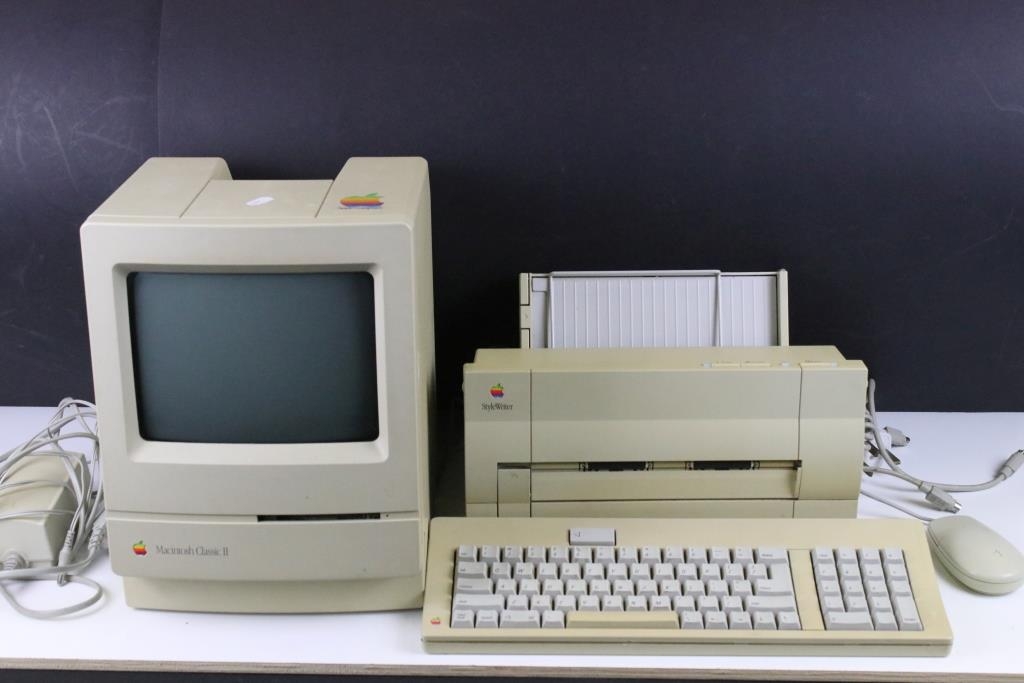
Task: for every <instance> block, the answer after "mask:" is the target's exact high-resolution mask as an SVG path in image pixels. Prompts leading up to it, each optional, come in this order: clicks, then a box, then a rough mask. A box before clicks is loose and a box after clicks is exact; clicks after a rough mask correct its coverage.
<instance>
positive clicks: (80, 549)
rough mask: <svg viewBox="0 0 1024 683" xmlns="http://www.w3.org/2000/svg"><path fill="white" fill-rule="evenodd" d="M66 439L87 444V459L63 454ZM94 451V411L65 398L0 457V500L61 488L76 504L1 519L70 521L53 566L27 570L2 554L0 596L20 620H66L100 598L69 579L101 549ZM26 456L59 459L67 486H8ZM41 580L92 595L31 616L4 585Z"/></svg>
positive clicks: (79, 579) (21, 561) (13, 555)
mask: <svg viewBox="0 0 1024 683" xmlns="http://www.w3.org/2000/svg"><path fill="white" fill-rule="evenodd" d="M66 428H67V430H66ZM69 439H85V440H87V441H90V442H91V443H92V449H91V453H89V454H88V455H87V454H85V453H78V452H75V451H69V450H67V449H65V448H64V447H63V445H62V442H64V441H67V440H69ZM99 450H100V442H99V436H98V434H97V430H96V406H94V405H93V404H91V403H88V402H86V401H80V400H76V399H71V398H65V399H64V400H63V401H61V402H60V405H59V406H58V407H57V412H56V413H55V414H54V416H53V417H52V418H51V419H50V421H49V423H47V425H46V427H44V428H43V429H42V430H41V431H39V432H38V433H37V434H36V435H35V436H33V437H32V438H31V439H29V440H28V441H26V442H25V443H23V444H21V445H19V446H16V447H14V448H12V449H11V450H9V451H7V452H6V453H2V454H0V496H2V495H4V493H6V492H9V491H14V490H18V489H23V488H26V487H38V486H66V487H67V488H69V489H70V490H71V492H72V494H73V495H74V498H75V503H76V505H75V509H74V510H73V511H60V510H58V511H54V510H21V511H17V512H11V513H8V514H6V515H4V516H3V519H16V518H38V517H43V516H46V515H52V514H69V515H70V516H71V521H70V523H69V525H68V531H67V535H66V536H65V538H64V544H63V546H62V548H61V550H60V553H59V555H58V558H57V564H56V565H54V566H52V567H31V566H29V563H28V560H27V559H26V558H25V557H24V556H22V555H21V554H20V553H19V552H17V550H11V551H8V552H7V554H6V555H4V557H0V596H2V597H3V598H4V599H5V600H7V602H8V603H9V604H10V605H11V606H12V607H13V608H14V609H15V610H17V611H18V612H20V613H21V614H24V615H25V616H29V617H36V618H44V619H45V618H52V617H58V616H63V615H66V614H71V613H73V612H77V611H79V610H82V609H85V608H86V607H89V606H90V605H93V604H95V603H96V602H97V601H98V600H99V599H100V598H101V597H102V596H103V588H102V587H101V586H100V585H99V584H98V583H96V582H95V581H93V580H92V579H88V578H86V577H84V576H78V575H76V574H74V572H77V571H80V570H82V569H85V568H86V567H88V566H89V564H90V563H91V562H92V561H93V559H94V558H95V557H96V555H97V554H98V553H99V551H100V550H101V549H102V545H103V541H104V539H105V537H106V522H105V519H104V516H103V513H104V504H103V488H102V486H101V477H100V470H99ZM28 456H33V457H39V456H44V457H53V458H59V459H60V460H61V461H62V463H63V465H64V467H65V469H66V470H67V472H68V481H67V482H64V481H47V480H35V481H19V482H10V481H8V478H9V476H10V474H11V472H12V471H13V469H14V466H15V464H16V463H17V462H18V461H20V460H21V459H23V458H25V457H28ZM46 579H56V581H57V583H58V585H61V586H64V585H66V584H68V583H78V584H84V585H86V586H89V587H90V588H92V589H93V591H94V592H93V594H92V595H91V596H89V597H88V598H86V599H85V600H83V601H81V602H78V603H75V604H73V605H68V606H67V607H61V608H57V609H49V610H36V609H30V608H28V607H25V606H24V605H22V604H21V603H19V602H18V601H17V600H16V599H15V597H14V596H13V595H12V594H11V592H10V591H9V590H8V587H7V582H9V581H42V580H46Z"/></svg>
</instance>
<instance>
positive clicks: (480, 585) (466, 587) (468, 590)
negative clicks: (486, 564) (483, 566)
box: [455, 579, 494, 595]
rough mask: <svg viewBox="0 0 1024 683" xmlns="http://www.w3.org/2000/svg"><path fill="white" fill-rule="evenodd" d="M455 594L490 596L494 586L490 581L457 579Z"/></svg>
mask: <svg viewBox="0 0 1024 683" xmlns="http://www.w3.org/2000/svg"><path fill="white" fill-rule="evenodd" d="M455 592H456V593H464V594H467V595H468V594H473V595H490V594H491V593H493V592H494V584H493V583H492V582H491V580H490V579H455Z"/></svg>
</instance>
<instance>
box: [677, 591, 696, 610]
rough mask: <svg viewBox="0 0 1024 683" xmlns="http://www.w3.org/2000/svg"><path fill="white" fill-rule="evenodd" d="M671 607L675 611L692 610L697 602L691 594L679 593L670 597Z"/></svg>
mask: <svg viewBox="0 0 1024 683" xmlns="http://www.w3.org/2000/svg"><path fill="white" fill-rule="evenodd" d="M672 609H673V610H674V611H676V612H679V613H682V612H693V611H695V610H696V609H697V603H696V602H695V601H694V599H693V596H692V595H681V596H678V597H675V598H672Z"/></svg>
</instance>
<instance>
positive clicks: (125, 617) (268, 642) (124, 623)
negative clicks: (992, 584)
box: [0, 408, 1024, 681]
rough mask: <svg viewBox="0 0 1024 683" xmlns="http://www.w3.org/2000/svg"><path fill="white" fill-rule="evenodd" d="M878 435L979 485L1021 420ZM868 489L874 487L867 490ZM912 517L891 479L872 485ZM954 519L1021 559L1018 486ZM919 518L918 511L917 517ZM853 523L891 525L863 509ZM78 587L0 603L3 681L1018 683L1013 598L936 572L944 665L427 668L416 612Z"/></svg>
mask: <svg viewBox="0 0 1024 683" xmlns="http://www.w3.org/2000/svg"><path fill="white" fill-rule="evenodd" d="M51 412H52V411H51V409H48V408H0V450H7V448H9V447H11V446H13V445H15V444H16V443H18V442H20V441H21V440H23V439H24V438H27V437H28V436H30V435H31V433H33V432H35V431H36V430H38V429H39V428H40V427H41V426H42V425H43V424H44V422H45V420H46V419H47V418H48V416H49V415H50V413H51ZM881 417H882V423H883V424H892V425H895V426H898V427H900V428H902V429H903V430H904V431H905V432H907V433H908V434H909V435H910V436H911V437H912V443H911V445H910V446H909V447H908V448H904V449H901V450H900V451H899V455H900V456H901V458H902V459H903V462H904V467H905V468H906V469H907V470H908V471H910V472H912V473H914V474H916V475H917V476H921V477H924V478H928V479H932V480H937V481H952V482H968V483H969V482H978V481H985V480H988V479H989V478H990V477H991V476H992V474H993V473H994V472H995V470H996V467H997V466H998V465H999V464H1000V463H1001V462H1002V461H1003V459H1005V458H1006V457H1007V456H1008V455H1009V454H1010V453H1012V452H1013V451H1015V450H1017V449H1018V448H1022V447H1024V414H1020V413H974V414H970V413H943V414H939V413H887V414H883V415H882V416H881ZM875 479H882V478H881V477H876V478H875ZM866 486H868V487H870V488H871V490H874V491H880V492H886V493H888V494H889V495H891V496H892V497H894V498H897V499H900V500H902V501H904V502H907V503H909V504H910V505H917V503H916V501H918V500H920V499H921V497H920V495H912V494H911V493H910V492H907V490H906V489H905V488H904V487H903V486H902V485H901V484H900V482H898V481H897V480H896V479H894V478H886V481H871V482H869V483H868V484H866ZM958 498H959V499H960V501H961V502H962V503H963V505H964V509H963V512H962V513H961V514H968V515H971V516H974V517H977V518H978V519H980V520H982V521H983V522H985V523H986V524H987V525H989V526H990V527H992V528H993V529H995V530H996V531H998V532H999V533H1001V534H1003V535H1004V536H1005V537H1006V538H1007V539H1009V540H1010V541H1011V542H1012V543H1014V544H1015V545H1016V546H1017V547H1018V548H1024V474H1019V475H1018V476H1017V477H1015V478H1011V479H1010V480H1009V481H1008V482H1006V483H1004V484H1002V485H1000V486H998V487H996V488H995V489H992V490H990V491H987V492H982V493H974V494H962V495H959V496H958ZM917 509H919V510H920V511H921V512H923V513H926V514H927V513H928V509H927V508H925V507H923V506H918V507H917ZM860 515H861V516H863V517H868V516H871V517H875V516H881V517H888V516H891V517H902V516H903V515H901V514H900V513H898V512H896V511H894V510H891V509H889V508H887V507H885V506H883V505H880V504H878V503H875V502H874V501H871V500H868V499H866V498H863V497H862V498H861V504H860ZM87 575H88V576H90V577H91V578H93V579H95V580H97V581H99V582H100V583H101V584H102V585H103V587H104V589H105V591H106V594H105V597H104V598H103V600H102V601H101V602H100V603H99V604H98V605H97V606H95V607H93V608H91V609H90V610H89V611H87V612H85V613H82V614H80V615H77V616H71V617H66V618H62V619H58V620H51V621H38V620H34V619H29V618H25V617H22V616H20V615H18V614H16V613H15V612H13V610H11V609H10V608H9V607H8V606H7V605H6V604H5V603H2V602H0V630H2V632H3V634H4V635H3V637H2V638H0V668H3V667H26V668H46V669H109V670H139V671H145V670H152V671H161V670H162V671H166V670H176V671H179V670H185V671H224V672H240V671H251V672H264V673H266V672H275V673H284V672H289V673H334V674H344V673H349V674H403V675H415V674H431V675H478V676H491V675H496V674H500V675H509V676H519V675H530V676H536V675H549V676H591V677H592V676H596V675H609V674H610V675H617V676H623V677H671V678H723V677H725V678H733V679H739V678H753V679H759V680H764V679H767V678H781V679H786V680H804V679H821V678H824V679H856V680H868V679H885V680H922V681H923V680H929V681H931V680H936V679H937V678H940V677H942V678H949V679H956V680H962V679H963V678H965V677H970V678H974V679H978V678H1003V677H1008V678H1017V679H1022V680H1024V626H1022V625H1021V623H1022V620H1021V615H1022V614H1024V589H1021V590H1019V591H1017V592H1016V593H1013V594H1011V595H1008V596H1001V597H987V596H981V595H977V594H974V593H970V592H968V591H966V590H964V589H962V588H960V587H959V585H958V584H956V583H955V582H954V581H953V580H952V579H951V578H949V576H948V575H946V574H945V572H944V571H941V570H940V576H939V585H940V589H941V592H942V598H943V602H944V604H945V607H946V611H947V613H948V615H949V620H950V623H951V624H952V626H953V632H954V642H953V650H952V653H951V654H950V655H949V656H948V657H944V658H942V657H914V658H902V657H901V658H895V657H886V658H870V657H850V658H846V657H717V656H716V657H711V656H708V657H701V656H634V657H629V656H600V655H588V656H559V655H535V656H532V655H428V654H426V653H425V652H424V651H423V649H422V648H421V646H420V621H419V617H420V615H419V611H404V612H391V613H379V614H339V615H224V614H196V613H174V612H154V611H144V610H133V609H130V608H128V607H127V606H126V605H125V604H124V598H123V594H122V588H121V583H120V580H119V579H118V578H117V577H116V576H114V575H113V574H112V573H111V571H110V566H109V563H108V561H107V559H106V557H105V556H104V557H102V558H101V559H100V560H99V561H97V562H96V563H94V566H93V567H91V568H90V570H89V571H88V572H87ZM78 590H79V589H78V588H77V587H73V586H72V587H67V588H63V589H58V588H56V586H55V585H54V584H52V583H50V582H46V583H36V584H31V585H28V586H25V587H18V594H19V595H20V596H21V598H22V599H23V600H24V602H26V603H27V604H29V605H30V606H37V607H45V606H53V605H57V604H62V601H64V600H68V601H70V600H71V599H72V598H74V597H77V596H79V595H83V593H77V594H76V593H74V591H78Z"/></svg>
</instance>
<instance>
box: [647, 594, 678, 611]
mask: <svg viewBox="0 0 1024 683" xmlns="http://www.w3.org/2000/svg"><path fill="white" fill-rule="evenodd" d="M647 602H648V603H649V604H650V609H651V611H652V612H653V611H655V610H669V611H671V610H672V598H670V597H668V596H667V595H652V596H651V597H649V598H647Z"/></svg>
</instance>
